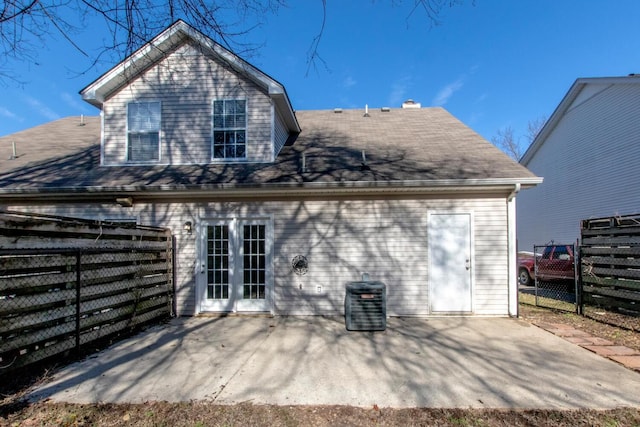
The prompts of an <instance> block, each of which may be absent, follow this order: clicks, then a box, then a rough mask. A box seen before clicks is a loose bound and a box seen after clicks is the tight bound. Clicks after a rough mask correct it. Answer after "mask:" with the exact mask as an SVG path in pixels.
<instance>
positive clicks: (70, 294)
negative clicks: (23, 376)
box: [0, 212, 173, 378]
mask: <svg viewBox="0 0 640 427" xmlns="http://www.w3.org/2000/svg"><path fill="white" fill-rule="evenodd" d="M0 248H2V249H0V378H1V377H2V376H3V375H4V374H7V373H9V374H10V375H11V374H13V372H14V370H16V369H19V368H24V367H28V368H30V367H31V365H32V364H34V363H36V362H41V361H44V360H47V359H51V360H58V359H52V358H55V357H57V358H63V357H65V356H71V355H75V354H78V353H80V352H83V351H85V350H86V351H91V350H93V349H95V348H96V346H97V345H98V343H102V342H107V343H108V342H109V340H113V339H115V338H116V337H118V336H119V335H126V334H129V333H131V332H132V331H133V330H135V329H137V328H139V327H141V326H142V325H145V324H147V323H150V322H157V321H160V320H161V319H163V318H167V317H169V316H170V315H171V314H172V311H173V310H172V302H173V238H172V236H171V231H170V230H168V229H164V228H158V227H146V226H140V225H136V224H128V225H123V224H118V223H109V222H102V221H92V220H83V219H75V218H66V217H56V216H45V215H34V214H24V213H17V212H0ZM7 378H11V377H7Z"/></svg>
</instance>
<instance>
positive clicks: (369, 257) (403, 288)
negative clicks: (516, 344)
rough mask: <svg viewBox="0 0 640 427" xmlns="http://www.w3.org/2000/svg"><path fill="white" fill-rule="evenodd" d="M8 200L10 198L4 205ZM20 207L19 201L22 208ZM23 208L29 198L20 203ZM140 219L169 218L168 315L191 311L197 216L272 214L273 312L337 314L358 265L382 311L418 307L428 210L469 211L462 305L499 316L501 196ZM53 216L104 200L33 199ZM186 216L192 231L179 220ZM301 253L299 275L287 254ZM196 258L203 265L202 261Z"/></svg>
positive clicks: (175, 212)
mask: <svg viewBox="0 0 640 427" xmlns="http://www.w3.org/2000/svg"><path fill="white" fill-rule="evenodd" d="M12 208H13V209H15V208H16V207H12ZM22 208H24V207H22ZM30 209H31V207H30ZM131 209H133V212H132V215H136V216H137V217H138V218H139V223H140V224H147V225H155V226H161V227H169V228H171V229H172V230H173V233H174V235H175V242H176V247H175V251H174V252H175V254H176V259H175V278H176V283H175V289H176V301H175V304H176V308H177V312H178V315H194V314H197V309H196V301H197V300H196V277H197V276H198V275H199V274H203V273H201V271H202V270H201V265H202V264H201V263H202V262H204V260H201V259H199V256H200V255H199V252H198V251H199V250H200V248H199V246H198V245H199V243H197V242H198V237H197V236H198V235H199V233H201V232H204V230H203V229H202V226H201V223H202V221H203V220H205V219H207V218H239V219H250V218H260V217H262V218H264V217H269V218H271V220H272V221H273V222H272V224H273V285H274V298H273V300H274V312H275V314H280V315H286V314H295V315H342V314H343V313H344V292H345V285H346V284H347V283H348V282H350V281H356V280H360V279H361V277H362V273H368V274H369V276H370V278H371V280H379V281H382V282H384V283H386V285H387V297H388V307H387V312H388V314H389V315H390V316H428V315H430V314H431V313H430V312H429V308H428V307H429V284H428V253H427V248H428V236H429V233H428V214H429V212H453V213H455V212H465V213H471V214H472V215H473V222H472V223H473V226H472V242H473V244H474V247H473V248H472V253H473V259H472V262H471V268H472V298H473V301H472V306H473V314H475V315H499V316H506V315H508V254H507V252H508V242H507V226H506V221H507V203H506V200H505V198H504V197H500V196H495V197H486V198H479V199H464V198H459V197H457V198H452V199H446V198H441V199H429V198H427V199H424V200H413V199H411V200H403V199H390V200H306V201H297V200H292V201H267V202H263V203H259V202H247V203H242V202H211V203H205V202H203V203H182V204H178V203H168V204H163V203H157V204H144V203H136V204H135V205H134V206H133V208H131ZM31 210H32V211H34V212H36V211H45V212H47V213H56V214H59V215H67V216H77V217H89V218H98V217H100V215H103V217H106V216H108V214H109V213H111V215H113V214H114V213H116V212H119V211H120V210H121V208H118V207H113V206H98V205H96V206H85V205H83V206H80V205H77V206H74V207H69V208H66V209H53V208H51V209H49V210H47V209H46V208H45V207H33V209H31ZM185 221H193V223H194V230H193V234H191V235H189V234H187V232H186V231H184V229H183V224H184V222H185ZM297 255H304V256H305V257H306V258H307V259H308V262H309V264H308V271H307V273H306V274H305V275H302V276H299V275H296V274H295V273H294V271H293V269H292V267H291V261H292V260H293V258H294V257H296V256H297ZM205 265H206V264H205Z"/></svg>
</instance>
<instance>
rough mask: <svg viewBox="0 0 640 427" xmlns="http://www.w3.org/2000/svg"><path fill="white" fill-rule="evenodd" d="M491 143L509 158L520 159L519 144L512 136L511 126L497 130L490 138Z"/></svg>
mask: <svg viewBox="0 0 640 427" xmlns="http://www.w3.org/2000/svg"><path fill="white" fill-rule="evenodd" d="M491 142H492V143H493V144H494V145H495V146H496V147H498V148H500V149H501V150H502V151H504V152H505V153H507V155H508V156H509V157H511V158H512V159H514V160H516V161H517V160H518V159H520V154H521V151H520V144H518V140H517V139H516V138H515V136H514V132H513V128H512V127H511V126H505V127H503V128H502V129H498V132H497V133H496V135H495V136H494V137H493V138H491Z"/></svg>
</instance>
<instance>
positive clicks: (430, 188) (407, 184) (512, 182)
mask: <svg viewBox="0 0 640 427" xmlns="http://www.w3.org/2000/svg"><path fill="white" fill-rule="evenodd" d="M541 182H542V178H539V177H533V178H505V179H495V178H492V179H469V180H465V179H450V180H433V181H418V180H416V181H389V182H372V181H344V182H343V181H337V182H291V183H279V184H262V185H237V184H215V185H212V184H208V185H158V186H135V185H123V186H109V187H107V186H104V187H69V188H51V189H49V188H30V189H1V190H0V200H5V201H6V200H7V199H20V200H21V201H27V200H28V199H29V198H34V199H37V200H38V202H44V201H47V200H49V201H51V200H55V201H62V200H73V199H76V200H80V199H86V198H87V197H90V198H91V199H92V200H94V201H99V200H109V199H113V198H114V197H116V196H118V197H122V196H133V197H142V198H144V199H154V198H164V199H166V198H170V197H189V198H191V197H237V198H246V199H259V198H268V197H296V196H319V195H325V196H326V195H336V196H339V195H348V194H351V195H354V194H360V195H374V194H398V193H402V194H433V193H444V192H450V193H451V192H453V193H458V192H467V193H487V192H505V194H507V193H509V192H511V191H512V190H513V189H514V188H515V187H517V186H518V185H519V186H520V187H519V188H522V189H526V188H531V187H534V186H536V185H538V184H540V183H541Z"/></svg>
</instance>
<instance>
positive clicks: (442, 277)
mask: <svg viewBox="0 0 640 427" xmlns="http://www.w3.org/2000/svg"><path fill="white" fill-rule="evenodd" d="M428 238H429V301H430V307H431V312H433V313H469V312H471V311H472V305H471V300H472V292H471V265H472V258H471V215H470V214H467V213H461V214H458V213H443V214H440V213H433V214H430V215H429V230H428Z"/></svg>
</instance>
